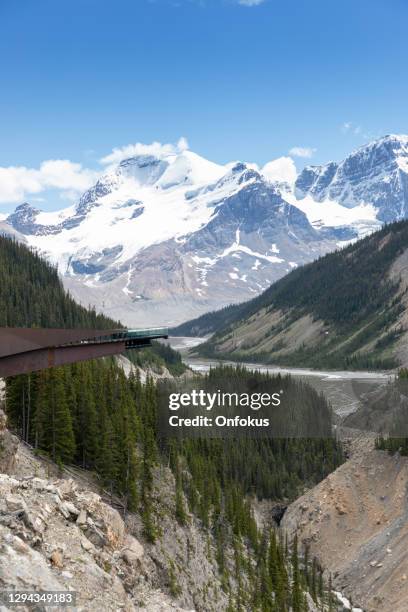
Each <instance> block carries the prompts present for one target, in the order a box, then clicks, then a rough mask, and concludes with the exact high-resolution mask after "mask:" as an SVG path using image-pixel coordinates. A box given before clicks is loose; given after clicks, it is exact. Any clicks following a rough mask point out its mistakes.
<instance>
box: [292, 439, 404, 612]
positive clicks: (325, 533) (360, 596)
mask: <svg viewBox="0 0 408 612" xmlns="http://www.w3.org/2000/svg"><path fill="white" fill-rule="evenodd" d="M345 435H346V436H349V437H350V444H351V446H350V453H351V457H350V459H349V461H347V462H346V463H344V464H343V465H342V466H340V467H339V468H338V469H337V470H336V471H335V472H333V473H332V474H330V475H329V476H328V477H327V478H326V479H325V480H324V481H322V482H321V483H320V484H318V485H317V486H316V487H315V488H314V489H312V490H311V491H309V492H307V493H306V494H305V495H303V496H302V497H300V498H299V499H298V500H297V501H296V502H294V503H293V504H291V505H290V506H289V508H288V509H287V511H286V513H285V515H284V517H283V521H282V528H283V529H284V530H286V532H287V533H288V534H289V537H290V536H291V535H292V534H294V533H295V531H297V532H298V534H299V538H300V539H301V540H302V542H304V543H306V544H308V545H309V546H310V552H311V554H316V555H317V557H318V558H319V559H320V561H321V563H322V564H323V565H324V567H325V568H327V570H329V571H331V572H332V574H333V583H334V586H335V587H336V588H338V589H339V591H341V592H343V593H344V594H345V595H347V597H348V598H349V599H352V601H353V602H355V603H358V604H359V605H360V606H361V607H362V608H363V609H364V610H365V611H366V612H391V611H393V612H405V610H407V609H408V553H407V546H406V542H407V537H408V534H407V513H408V499H407V480H408V458H407V457H400V456H399V455H398V454H396V455H395V456H391V455H389V454H387V453H386V452H384V451H377V450H374V438H375V436H374V435H371V436H370V435H368V434H362V433H361V432H360V433H358V432H353V430H349V431H346V432H345Z"/></svg>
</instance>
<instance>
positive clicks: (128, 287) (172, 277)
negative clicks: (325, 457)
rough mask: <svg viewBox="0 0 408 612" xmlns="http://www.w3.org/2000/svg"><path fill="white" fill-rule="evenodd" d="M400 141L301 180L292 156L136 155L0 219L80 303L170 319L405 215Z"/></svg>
mask: <svg viewBox="0 0 408 612" xmlns="http://www.w3.org/2000/svg"><path fill="white" fill-rule="evenodd" d="M407 143H408V138H407V137H386V138H384V139H382V140H381V141H378V142H376V143H373V144H370V145H368V146H367V147H363V148H362V149H360V150H358V151H356V152H355V153H353V154H352V155H351V156H350V157H348V158H347V159H346V160H345V161H344V162H341V163H340V164H334V163H331V164H328V165H327V166H323V167H308V168H306V169H305V170H304V171H303V172H302V173H301V174H300V175H299V177H297V178H296V171H295V167H294V164H293V162H292V161H291V160H290V159H289V158H281V159H280V160H275V161H274V162H270V163H268V164H266V166H264V167H263V168H262V169H259V168H257V167H256V166H255V165H253V164H244V163H240V162H237V163H232V164H227V165H226V166H221V165H218V164H215V163H212V162H210V161H208V160H206V159H204V158H202V157H200V156H199V155H196V154H195V153H193V152H191V151H188V150H183V151H180V152H177V153H175V152H172V153H166V152H164V153H159V154H157V155H145V154H144V155H136V156H134V157H131V158H129V159H125V160H123V161H121V162H120V163H119V165H117V166H116V167H114V168H113V169H111V170H110V171H109V172H107V173H106V174H105V175H104V176H102V177H101V178H100V179H99V180H98V181H97V182H96V184H95V185H94V186H93V187H92V188H91V189H89V190H88V191H86V192H85V193H84V194H83V196H82V197H81V198H80V200H79V202H78V204H77V205H76V206H72V207H69V208H67V209H64V210H62V211H58V212H52V213H50V212H47V213H45V212H41V211H39V210H37V209H35V208H33V207H31V206H30V205H29V204H27V203H25V204H22V205H20V206H18V207H17V208H16V210H15V212H14V213H13V214H11V215H9V216H8V218H7V220H6V221H2V222H1V225H2V226H3V228H4V227H5V228H6V229H5V230H4V231H10V232H11V231H13V232H17V233H18V234H19V235H20V236H22V237H24V239H25V240H26V241H27V242H28V243H29V244H30V245H31V246H33V247H34V248H36V249H38V250H39V251H40V252H42V253H44V254H45V255H46V256H47V257H48V258H49V259H50V260H51V261H53V262H54V263H56V264H57V265H58V268H59V271H60V273H61V274H62V276H63V279H64V282H65V284H66V285H67V287H68V288H69V289H70V290H71V292H72V293H73V294H74V296H75V297H76V298H77V299H80V300H82V301H83V302H84V303H85V304H88V303H93V304H95V305H96V306H97V307H98V308H100V309H103V310H104V311H105V312H106V313H108V314H110V315H112V316H115V317H119V318H121V319H122V320H123V321H124V322H126V323H128V324H130V325H146V324H151V325H155V324H165V323H169V324H176V323H179V322H181V321H183V320H186V319H188V318H192V317H194V316H197V315H198V314H201V313H203V312H205V311H208V310H211V309H214V308H219V307H221V306H223V305H227V304H230V303H232V302H237V301H243V300H245V299H248V298H250V297H253V296H254V295H256V294H257V293H259V292H260V291H262V290H263V289H265V288H266V287H267V286H269V285H270V284H271V283H272V282H273V281H275V280H276V279H278V278H279V277H281V276H283V275H284V274H286V273H287V272H288V271H290V270H291V269H292V268H293V267H295V266H297V265H299V264H302V263H305V262H308V261H310V260H312V259H315V258H316V257H318V256H319V255H321V254H323V253H325V252H327V251H329V250H331V249H334V248H336V247H337V246H339V245H341V244H344V243H345V242H347V241H350V240H352V239H355V238H357V237H358V236H361V235H364V234H365V233H367V232H369V231H372V230H373V229H376V228H377V227H378V226H379V225H380V224H381V222H382V221H383V220H389V219H391V218H400V217H401V215H402V216H405V210H406V204H408V202H407V197H408V195H407V194H408V188H407V185H408V183H407V164H408V153H407V151H408V145H407ZM387 181H388V182H387ZM387 190H388V191H387ZM387 193H388V199H387ZM351 196H352V197H351ZM407 210H408V208H407ZM0 221H1V219H0ZM7 228H8V230H7Z"/></svg>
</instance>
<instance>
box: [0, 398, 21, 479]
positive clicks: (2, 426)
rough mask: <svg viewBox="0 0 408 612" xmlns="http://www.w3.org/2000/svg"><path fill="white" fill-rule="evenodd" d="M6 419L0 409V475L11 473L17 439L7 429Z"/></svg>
mask: <svg viewBox="0 0 408 612" xmlns="http://www.w3.org/2000/svg"><path fill="white" fill-rule="evenodd" d="M6 425H7V417H6V415H5V414H4V412H3V411H2V410H1V409H0V474H1V473H2V472H11V471H12V470H13V468H14V464H15V455H16V452H17V447H18V439H17V438H16V437H15V436H13V435H12V434H11V433H10V432H9V431H8V430H7V429H6Z"/></svg>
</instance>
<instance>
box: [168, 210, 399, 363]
mask: <svg viewBox="0 0 408 612" xmlns="http://www.w3.org/2000/svg"><path fill="white" fill-rule="evenodd" d="M407 247H408V222H407V221H403V222H399V223H393V224H391V225H388V226H385V227H384V228H383V229H381V230H380V231H379V232H376V233H374V234H372V235H370V236H368V237H366V238H364V239H363V240H360V241H358V242H356V243H354V244H352V245H349V246H348V247H346V248H344V249H342V250H339V251H336V252H334V253H330V254H328V255H326V256H324V257H321V258H320V259H318V260H317V261H315V262H313V263H310V264H308V265H305V266H303V267H301V268H298V269H296V270H293V271H292V272H291V273H290V274H288V275H287V276H285V277H284V278H282V279H280V280H279V281H277V282H276V283H274V284H273V285H272V286H271V287H270V288H269V289H267V290H266V291H265V292H264V293H262V294H261V295H260V296H258V297H257V298H255V299H253V300H251V301H249V302H246V303H245V304H240V305H237V306H231V307H230V308H227V309H224V310H222V311H219V312H215V313H210V314H207V315H204V317H200V318H199V319H196V320H195V321H192V322H189V323H186V324H184V325H183V326H181V328H178V329H177V330H176V333H180V332H183V334H186V335H187V334H189V332H194V331H195V332H196V333H197V332H200V331H205V333H211V332H215V333H214V335H213V336H212V338H211V339H210V340H209V341H208V342H206V343H204V344H202V345H200V347H199V348H198V349H197V352H199V353H200V354H201V355H205V356H208V357H221V358H223V357H228V358H233V359H235V360H238V361H239V360H243V361H245V360H251V361H258V362H263V363H277V364H285V365H292V366H311V367H326V368H392V367H394V366H396V365H397V364H398V363H399V362H400V361H401V359H403V356H401V351H399V350H398V346H399V344H400V343H401V338H402V337H403V335H404V333H405V328H404V318H403V316H404V312H405V308H406V306H405V300H406V283H405V277H406V267H405V261H404V253H405V251H406V249H407Z"/></svg>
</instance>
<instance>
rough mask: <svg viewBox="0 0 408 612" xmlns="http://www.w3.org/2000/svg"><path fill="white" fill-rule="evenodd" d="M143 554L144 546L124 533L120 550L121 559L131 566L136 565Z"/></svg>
mask: <svg viewBox="0 0 408 612" xmlns="http://www.w3.org/2000/svg"><path fill="white" fill-rule="evenodd" d="M143 555H144V548H143V546H142V545H141V543H140V542H139V541H138V540H136V538H134V537H133V536H131V535H130V534H128V535H126V537H125V540H124V542H123V548H122V550H121V557H122V559H123V560H124V561H125V562H126V563H127V564H128V565H131V566H134V565H137V564H138V562H139V560H140V559H141V558H142V557H143Z"/></svg>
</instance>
